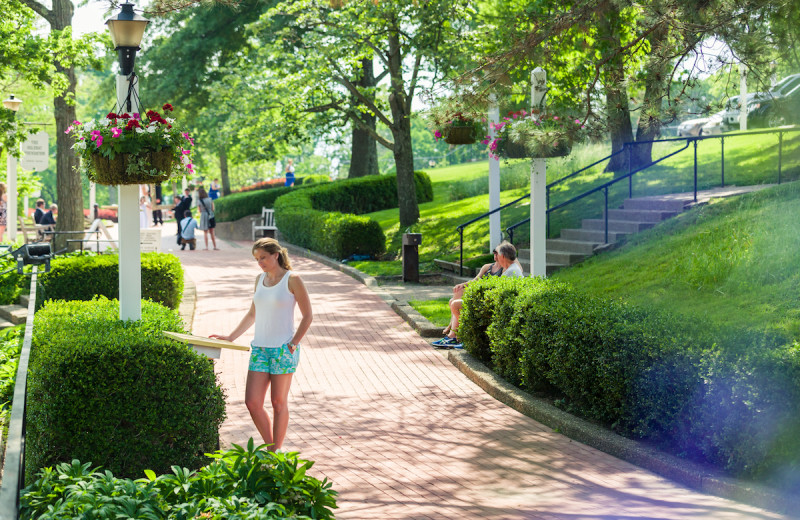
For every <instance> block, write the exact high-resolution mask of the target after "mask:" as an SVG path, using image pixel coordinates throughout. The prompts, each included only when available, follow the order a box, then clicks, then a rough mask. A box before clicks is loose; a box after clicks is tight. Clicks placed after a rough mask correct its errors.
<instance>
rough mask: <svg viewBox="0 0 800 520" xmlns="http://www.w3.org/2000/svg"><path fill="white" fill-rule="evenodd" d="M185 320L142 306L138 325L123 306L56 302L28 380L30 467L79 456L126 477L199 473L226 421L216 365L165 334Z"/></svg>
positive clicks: (39, 322)
mask: <svg viewBox="0 0 800 520" xmlns="http://www.w3.org/2000/svg"><path fill="white" fill-rule="evenodd" d="M164 330H169V331H183V324H182V322H181V319H180V317H179V316H178V314H177V313H176V312H175V311H173V310H170V309H167V308H166V307H164V306H162V305H159V304H156V303H152V302H147V301H143V302H142V318H141V320H139V321H135V322H134V321H122V320H120V319H119V303H118V302H117V301H115V300H108V299H106V298H104V297H98V298H97V299H95V300H92V301H70V302H66V301H61V300H54V301H53V300H51V301H48V302H47V303H46V304H45V306H44V307H43V308H42V309H41V310H40V311H39V312H37V314H36V318H35V325H34V331H33V338H32V341H33V343H32V349H31V362H30V368H29V374H28V378H29V379H28V411H27V417H28V422H27V441H26V457H27V458H26V471H27V474H28V475H29V476H31V475H33V474H34V473H35V472H36V471H37V470H39V468H42V467H45V466H51V465H53V464H56V463H58V462H69V461H71V460H73V459H76V458H77V459H80V460H84V461H91V463H92V464H94V465H100V466H103V467H104V468H106V469H108V470H110V471H113V472H114V473H115V474H116V475H120V476H139V475H141V474H142V472H143V471H144V470H145V469H148V468H150V469H154V470H157V471H160V472H166V471H169V469H170V467H171V466H172V465H180V466H185V467H188V468H198V467H200V466H202V465H203V464H204V463H205V462H207V461H206V459H205V457H204V454H205V453H208V452H212V451H214V450H215V449H216V448H217V447H218V446H217V445H218V441H219V436H218V429H219V426H220V424H221V423H222V420H223V419H224V417H225V402H224V399H223V394H222V389H221V388H220V387H219V386H218V385H217V380H216V375H215V374H214V368H213V365H212V364H211V363H210V362H209V360H208V359H207V358H206V357H205V356H202V355H200V354H197V353H196V352H194V351H193V350H192V349H191V348H190V347H189V346H187V345H186V344H184V343H180V342H177V341H174V340H171V339H168V338H167V337H165V336H164V335H163V334H162V331H164Z"/></svg>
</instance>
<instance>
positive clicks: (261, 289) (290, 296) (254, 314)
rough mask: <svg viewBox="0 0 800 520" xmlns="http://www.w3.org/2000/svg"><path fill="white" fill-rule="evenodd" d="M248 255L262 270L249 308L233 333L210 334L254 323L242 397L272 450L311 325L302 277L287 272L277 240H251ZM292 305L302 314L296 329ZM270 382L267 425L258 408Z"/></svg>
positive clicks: (281, 433) (279, 442)
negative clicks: (230, 330) (225, 331)
mask: <svg viewBox="0 0 800 520" xmlns="http://www.w3.org/2000/svg"><path fill="white" fill-rule="evenodd" d="M253 256H254V257H255V259H256V262H258V266H259V267H260V268H261V270H262V271H263V272H262V273H261V274H260V275H258V277H257V278H256V284H255V292H254V294H253V303H252V304H251V305H250V310H248V311H247V314H245V316H244V318H242V321H241V322H240V323H239V325H237V326H236V328H235V329H233V332H231V333H230V334H228V335H217V334H212V335H211V336H210V337H212V338H219V339H224V340H228V341H233V340H235V339H236V338H238V337H239V336H241V335H242V334H243V333H244V332H245V331H246V330H247V329H249V328H250V327H251V326H252V325H255V331H254V332H255V334H254V336H253V341H252V342H251V343H250V346H251V349H250V366H249V370H248V372H247V384H246V387H245V397H244V400H245V404H246V405H247V409H248V410H249V411H250V417H252V419H253V423H255V425H256V428H258V431H259V433H260V434H261V436H262V437H263V438H264V443H265V444H269V445H270V446H269V449H270V450H271V451H276V450H279V449H280V448H281V447H282V446H283V441H284V439H285V438H286V431H287V429H288V426H289V408H288V404H287V400H288V397H289V388H290V386H291V384H292V375H294V373H295V371H296V370H297V365H298V363H299V362H300V341H301V340H302V339H303V336H305V334H306V332H308V328H309V327H310V326H311V319H312V313H311V300H310V299H309V297H308V291H306V287H305V285H304V284H303V280H301V279H300V276H298V275H297V274H295V273H294V272H292V265H291V263H290V262H289V255H288V253H287V251H286V248H284V247H281V245H280V244H279V243H278V241H277V240H275V239H274V238H262V239H259V240H257V241H256V243H255V244H253ZM295 306H297V308H299V309H300V314H301V316H302V318H301V320H300V323H299V324H298V326H297V328H296V329H295V326H294V309H295ZM270 386H271V387H272V391H271V393H270V397H271V400H272V416H273V417H272V419H273V421H272V423H270V418H269V415H268V414H267V412H266V410H265V409H264V400H265V398H266V395H267V390H269V389H270Z"/></svg>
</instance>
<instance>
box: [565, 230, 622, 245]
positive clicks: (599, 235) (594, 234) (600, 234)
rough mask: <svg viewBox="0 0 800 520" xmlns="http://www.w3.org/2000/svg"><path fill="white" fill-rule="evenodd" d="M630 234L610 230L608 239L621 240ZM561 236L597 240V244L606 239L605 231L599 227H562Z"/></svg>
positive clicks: (587, 240)
mask: <svg viewBox="0 0 800 520" xmlns="http://www.w3.org/2000/svg"><path fill="white" fill-rule="evenodd" d="M629 234H630V233H624V232H620V231H609V232H608V241H609V242H610V243H615V242H619V241H621V240H625V239H626V238H627V236H628V235H629ZM561 238H565V239H567V240H583V241H586V242H595V243H596V244H604V243H605V241H606V237H605V232H604V231H603V230H597V229H562V230H561Z"/></svg>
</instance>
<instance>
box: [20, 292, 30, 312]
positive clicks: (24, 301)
mask: <svg viewBox="0 0 800 520" xmlns="http://www.w3.org/2000/svg"><path fill="white" fill-rule="evenodd" d="M30 301H31V297H30V295H29V294H20V295H19V304H20V305H22V306H23V307H25V308H26V309H27V308H28V305H29V303H30Z"/></svg>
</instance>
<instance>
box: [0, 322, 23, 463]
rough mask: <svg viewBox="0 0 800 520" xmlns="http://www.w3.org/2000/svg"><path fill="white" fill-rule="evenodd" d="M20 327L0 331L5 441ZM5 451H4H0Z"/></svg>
mask: <svg viewBox="0 0 800 520" xmlns="http://www.w3.org/2000/svg"><path fill="white" fill-rule="evenodd" d="M22 329H23V326H22V325H18V326H16V327H12V328H9V329H5V330H3V331H0V432H2V435H0V438H3V439H5V431H6V428H7V425H8V416H9V414H10V413H11V399H12V398H13V397H14V382H15V381H16V376H17V363H18V362H19V353H20V350H21V346H22ZM1 451H5V450H1Z"/></svg>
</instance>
